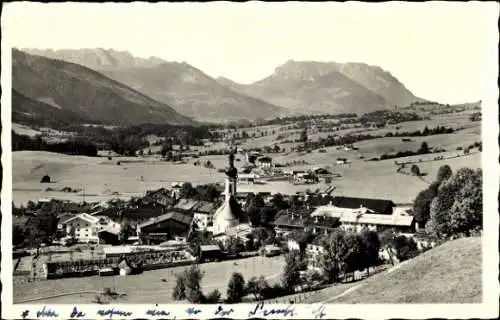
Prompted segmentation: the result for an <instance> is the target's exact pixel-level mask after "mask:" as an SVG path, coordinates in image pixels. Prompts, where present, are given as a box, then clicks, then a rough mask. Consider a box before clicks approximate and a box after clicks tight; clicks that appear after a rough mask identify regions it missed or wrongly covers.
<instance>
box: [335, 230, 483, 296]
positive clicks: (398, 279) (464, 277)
mask: <svg viewBox="0 0 500 320" xmlns="http://www.w3.org/2000/svg"><path fill="white" fill-rule="evenodd" d="M481 252H482V250H481V238H480V237H474V238H466V239H458V240H454V241H450V242H448V243H445V244H443V245H441V246H439V247H437V248H435V249H432V250H430V251H428V252H426V253H424V254H422V255H420V256H418V257H416V258H415V259H413V260H410V261H408V262H407V263H404V264H402V265H400V266H399V267H398V268H396V269H394V270H393V271H391V272H386V273H382V274H379V275H376V276H374V277H373V278H369V279H367V280H366V281H363V283H364V284H363V285H362V286H361V287H359V288H358V289H357V290H353V291H351V292H349V293H347V294H345V295H343V296H340V297H338V299H334V300H333V301H331V303H480V302H481V301H482V254H481Z"/></svg>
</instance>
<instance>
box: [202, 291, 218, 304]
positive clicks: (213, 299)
mask: <svg viewBox="0 0 500 320" xmlns="http://www.w3.org/2000/svg"><path fill="white" fill-rule="evenodd" d="M220 297H221V293H220V291H219V290H217V289H215V290H213V291H212V292H210V293H209V294H208V295H207V297H206V298H205V302H206V303H217V302H219V301H220Z"/></svg>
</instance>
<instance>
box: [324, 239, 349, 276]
mask: <svg viewBox="0 0 500 320" xmlns="http://www.w3.org/2000/svg"><path fill="white" fill-rule="evenodd" d="M321 244H322V246H323V248H324V254H323V255H322V257H321V261H320V263H321V265H322V269H323V271H324V274H325V278H326V281H327V282H328V283H333V282H337V281H339V275H340V272H341V269H342V266H343V263H344V257H345V255H346V252H347V245H346V242H345V233H344V232H343V231H338V230H337V231H334V232H333V233H331V234H330V235H329V236H327V237H325V238H323V239H322V240H321Z"/></svg>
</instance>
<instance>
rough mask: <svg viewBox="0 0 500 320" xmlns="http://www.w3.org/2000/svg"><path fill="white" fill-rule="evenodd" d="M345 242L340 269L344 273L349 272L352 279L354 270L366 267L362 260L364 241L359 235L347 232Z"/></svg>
mask: <svg viewBox="0 0 500 320" xmlns="http://www.w3.org/2000/svg"><path fill="white" fill-rule="evenodd" d="M345 244H346V247H347V250H346V253H345V256H344V259H343V263H342V269H343V271H344V275H346V274H348V273H351V274H352V278H353V280H354V272H355V271H357V270H362V269H363V268H365V267H366V262H365V261H363V260H364V254H365V248H364V243H363V240H362V239H361V237H360V236H359V235H357V234H355V233H348V234H347V235H346V236H345Z"/></svg>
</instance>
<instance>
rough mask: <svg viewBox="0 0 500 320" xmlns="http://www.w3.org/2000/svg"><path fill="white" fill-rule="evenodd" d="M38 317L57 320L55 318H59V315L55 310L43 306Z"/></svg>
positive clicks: (37, 314)
mask: <svg viewBox="0 0 500 320" xmlns="http://www.w3.org/2000/svg"><path fill="white" fill-rule="evenodd" d="M36 317H37V318H55V317H59V314H58V313H57V312H55V311H54V310H52V309H49V308H46V307H45V306H43V308H42V310H40V311H37V313H36Z"/></svg>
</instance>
